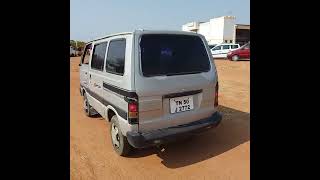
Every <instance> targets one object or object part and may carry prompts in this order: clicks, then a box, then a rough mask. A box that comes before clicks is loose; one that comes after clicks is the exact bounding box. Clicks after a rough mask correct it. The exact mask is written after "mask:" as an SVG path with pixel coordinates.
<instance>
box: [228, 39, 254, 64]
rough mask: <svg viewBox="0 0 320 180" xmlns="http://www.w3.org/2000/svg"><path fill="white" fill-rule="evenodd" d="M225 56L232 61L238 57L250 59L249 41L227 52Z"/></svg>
mask: <svg viewBox="0 0 320 180" xmlns="http://www.w3.org/2000/svg"><path fill="white" fill-rule="evenodd" d="M227 58H228V59H229V60H232V61H237V60H239V59H250V42H249V43H247V44H245V45H243V46H242V47H241V48H239V49H236V50H234V51H231V52H229V53H228V55H227Z"/></svg>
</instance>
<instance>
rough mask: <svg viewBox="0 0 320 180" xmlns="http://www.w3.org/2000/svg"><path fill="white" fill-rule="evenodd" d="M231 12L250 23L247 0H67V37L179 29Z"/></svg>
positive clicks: (248, 2) (87, 38) (93, 36)
mask: <svg viewBox="0 0 320 180" xmlns="http://www.w3.org/2000/svg"><path fill="white" fill-rule="evenodd" d="M225 15H232V16H235V17H236V23H237V24H250V0H70V39H73V40H81V41H89V40H92V39H94V38H96V37H100V36H105V35H108V34H112V33H119V32H125V31H133V30H135V29H139V28H142V29H150V30H181V29H182V25H183V24H186V23H188V22H192V21H209V19H212V18H214V17H219V16H225Z"/></svg>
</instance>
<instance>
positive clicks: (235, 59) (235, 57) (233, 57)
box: [231, 55, 239, 61]
mask: <svg viewBox="0 0 320 180" xmlns="http://www.w3.org/2000/svg"><path fill="white" fill-rule="evenodd" d="M231 59H232V61H238V60H239V56H238V55H234V56H232V58H231Z"/></svg>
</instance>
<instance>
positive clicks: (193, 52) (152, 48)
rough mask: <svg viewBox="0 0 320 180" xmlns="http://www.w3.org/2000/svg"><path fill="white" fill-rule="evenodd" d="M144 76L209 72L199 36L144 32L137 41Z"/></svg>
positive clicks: (208, 62)
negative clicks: (138, 42) (138, 41)
mask: <svg viewBox="0 0 320 180" xmlns="http://www.w3.org/2000/svg"><path fill="white" fill-rule="evenodd" d="M140 50H141V67H142V73H143V75H144V76H162V75H168V76H170V75H183V74H194V73H201V72H208V71H209V70H210V59H209V57H208V53H207V51H206V48H205V46H204V44H203V41H202V39H201V38H200V37H198V36H191V35H170V34H161V35H160V34H145V35H142V37H141V41H140Z"/></svg>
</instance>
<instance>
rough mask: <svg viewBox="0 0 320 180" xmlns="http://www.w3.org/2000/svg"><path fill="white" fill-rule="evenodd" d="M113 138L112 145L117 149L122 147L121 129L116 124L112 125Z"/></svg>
mask: <svg viewBox="0 0 320 180" xmlns="http://www.w3.org/2000/svg"><path fill="white" fill-rule="evenodd" d="M111 137H112V143H113V144H114V145H115V147H117V148H119V146H120V137H119V129H118V127H117V126H116V125H115V124H114V123H112V126H111Z"/></svg>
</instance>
